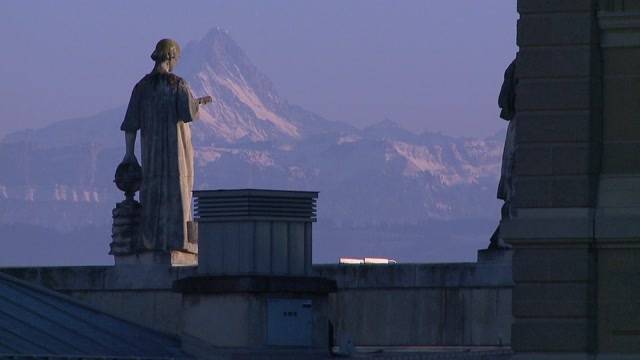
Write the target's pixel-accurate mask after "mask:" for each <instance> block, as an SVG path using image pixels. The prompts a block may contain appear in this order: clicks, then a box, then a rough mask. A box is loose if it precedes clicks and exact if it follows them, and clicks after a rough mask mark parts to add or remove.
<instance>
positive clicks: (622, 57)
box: [595, 0, 640, 358]
mask: <svg viewBox="0 0 640 360" xmlns="http://www.w3.org/2000/svg"><path fill="white" fill-rule="evenodd" d="M600 10H601V11H600V12H599V13H598V18H599V24H600V28H601V39H602V41H601V46H602V57H603V62H602V63H603V81H604V87H603V90H604V93H603V95H604V107H603V110H604V111H603V116H604V123H603V137H602V141H603V155H602V173H601V175H600V186H599V189H598V208H597V213H596V226H595V229H596V230H595V231H596V246H597V249H598V262H597V275H598V276H597V290H598V297H597V304H598V306H597V320H598V322H597V324H598V328H597V335H598V343H597V344H598V352H599V353H600V354H614V353H618V354H619V353H627V354H635V356H633V355H632V356H631V357H632V358H640V1H639V0H633V1H630V0H624V1H622V0H616V1H611V0H608V1H603V3H602V6H601V9H600ZM611 357H613V356H611Z"/></svg>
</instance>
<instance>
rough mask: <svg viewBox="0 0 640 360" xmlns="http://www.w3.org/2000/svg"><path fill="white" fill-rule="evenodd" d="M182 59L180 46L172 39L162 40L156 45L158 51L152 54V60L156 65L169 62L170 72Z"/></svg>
mask: <svg viewBox="0 0 640 360" xmlns="http://www.w3.org/2000/svg"><path fill="white" fill-rule="evenodd" d="M179 58H180V45H178V43H177V42H176V41H175V40H172V39H162V40H160V41H158V43H157V44H156V49H155V50H154V51H153V53H152V54H151V59H152V60H153V61H155V62H156V64H160V63H164V62H167V63H168V64H167V65H169V71H171V70H173V68H174V67H175V66H176V64H177V63H178V59H179Z"/></svg>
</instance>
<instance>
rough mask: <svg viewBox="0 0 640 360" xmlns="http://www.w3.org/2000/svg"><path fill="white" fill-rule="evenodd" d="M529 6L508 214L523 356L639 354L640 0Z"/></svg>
mask: <svg viewBox="0 0 640 360" xmlns="http://www.w3.org/2000/svg"><path fill="white" fill-rule="evenodd" d="M518 12H519V13H520V19H519V21H518V30H517V43H518V46H519V49H520V52H519V57H518V65H517V69H518V70H517V71H518V74H517V76H518V78H519V79H520V80H519V84H518V88H517V100H516V109H517V111H518V119H517V122H518V123H517V150H516V166H515V169H514V171H515V184H516V185H515V187H516V195H515V207H516V208H517V214H518V215H517V217H516V218H514V219H511V220H507V221H505V223H504V224H503V229H504V237H505V238H506V239H507V241H508V242H509V243H511V244H512V245H513V246H514V248H515V253H514V258H513V279H514V282H515V287H514V290H513V316H514V323H513V327H512V347H513V350H514V351H515V352H516V354H517V355H516V357H515V358H517V359H543V358H544V359H548V358H550V356H552V354H553V356H555V357H554V359H556V358H557V359H583V358H587V356H590V355H594V354H598V358H618V357H619V356H622V354H627V355H630V356H631V358H633V356H637V354H638V353H640V302H639V301H638V298H639V297H638V295H640V286H639V285H640V283H639V281H640V277H638V274H640V250H639V249H638V245H640V221H639V220H640V156H639V153H640V152H638V151H637V150H638V149H640V121H639V119H638V117H640V1H638V0H608V1H597V0H554V1H540V0H519V1H518ZM631 354H636V355H631ZM588 358H592V357H588Z"/></svg>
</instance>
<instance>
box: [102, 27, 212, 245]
mask: <svg viewBox="0 0 640 360" xmlns="http://www.w3.org/2000/svg"><path fill="white" fill-rule="evenodd" d="M179 57H180V47H179V46H178V44H177V43H176V42H175V41H174V40H171V39H163V40H160V41H159V42H158V44H157V45H156V48H155V50H154V51H153V53H152V54H151V59H153V60H154V61H155V66H154V68H153V70H152V71H151V73H149V74H147V75H146V76H144V77H143V78H142V80H140V81H139V82H138V83H137V84H136V85H135V87H134V89H133V92H132V94H131V100H130V101H129V107H128V108H127V112H126V115H125V118H124V121H123V122H122V126H121V128H120V129H121V130H122V131H124V132H125V139H126V154H125V156H124V159H123V160H122V163H121V164H120V165H119V166H118V169H117V171H116V184H117V186H118V188H120V189H121V190H123V191H125V193H126V197H127V199H126V200H125V201H124V202H122V203H119V204H118V205H117V206H116V209H114V213H113V215H114V225H113V240H114V242H113V243H112V244H111V253H112V254H114V255H127V254H136V253H141V252H145V251H151V252H162V253H167V252H171V251H182V252H191V253H193V252H196V251H197V247H196V244H194V243H193V241H190V238H189V230H188V229H189V228H190V226H189V224H190V222H191V220H192V215H191V192H192V189H193V147H192V144H191V128H190V124H189V123H190V122H191V121H193V120H194V119H195V118H196V117H197V113H198V107H199V105H200V104H206V103H209V102H211V97H209V96H206V97H203V98H199V99H194V98H193V96H192V94H191V91H190V90H189V86H188V84H187V82H186V81H185V80H183V79H182V78H180V77H179V76H176V75H174V74H172V71H173V69H174V68H175V66H176V64H177V62H178V59H179ZM138 130H140V138H141V153H142V167H140V165H138V160H137V159H136V156H135V154H134V148H135V142H136V134H137V131H138ZM138 188H139V190H140V203H139V204H138V203H137V202H136V201H135V200H134V199H133V193H135V191H137V190H138Z"/></svg>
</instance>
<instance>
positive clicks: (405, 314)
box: [0, 262, 512, 347]
mask: <svg viewBox="0 0 640 360" xmlns="http://www.w3.org/2000/svg"><path fill="white" fill-rule="evenodd" d="M0 271H1V272H3V273H7V274H8V275H11V276H15V277H17V278H20V279H23V280H26V281H30V282H33V283H36V284H39V285H43V286H45V287H48V288H51V289H54V290H57V291H60V292H63V293H65V294H68V295H71V296H73V297H74V298H76V299H78V300H80V301H83V302H85V303H87V304H89V305H91V306H93V307H95V308H97V309H99V310H102V311H104V312H106V313H109V314H112V315H115V316H118V317H120V318H123V319H127V320H129V321H132V322H135V323H138V324H140V325H143V326H146V327H150V328H153V329H156V330H158V331H161V332H164V333H168V334H173V335H176V336H177V335H178V334H179V333H180V326H181V321H183V319H182V302H183V298H182V294H180V293H177V292H173V291H172V284H173V282H174V281H175V280H177V279H180V278H184V277H189V276H193V275H195V274H196V273H197V269H196V268H195V267H174V268H166V267H148V268H147V269H146V270H144V269H143V270H141V269H140V268H139V269H135V267H134V266H118V267H103V266H96V267H44V268H4V269H0ZM314 275H315V276H321V277H325V278H329V279H334V280H336V282H337V285H338V291H337V292H336V293H334V294H331V295H330V298H329V309H328V311H329V314H330V319H331V322H332V324H333V326H334V336H335V341H338V340H339V338H341V337H342V338H345V337H346V338H350V339H351V340H352V341H353V343H354V345H356V346H374V347H375V346H392V347H402V346H469V347H474V346H483V347H487V346H495V347H500V346H502V347H507V346H508V345H509V344H510V342H511V327H510V326H511V289H512V280H511V265H510V263H508V262H507V263H491V262H487V263H477V264H475V263H453V264H395V265H366V266H360V265H357V266H353V265H352V266H346V265H314Z"/></svg>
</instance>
